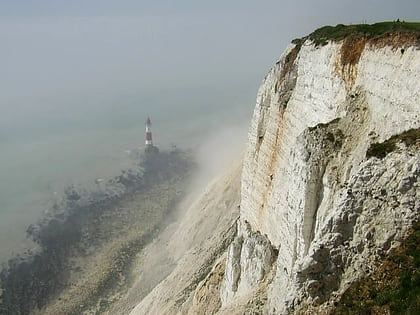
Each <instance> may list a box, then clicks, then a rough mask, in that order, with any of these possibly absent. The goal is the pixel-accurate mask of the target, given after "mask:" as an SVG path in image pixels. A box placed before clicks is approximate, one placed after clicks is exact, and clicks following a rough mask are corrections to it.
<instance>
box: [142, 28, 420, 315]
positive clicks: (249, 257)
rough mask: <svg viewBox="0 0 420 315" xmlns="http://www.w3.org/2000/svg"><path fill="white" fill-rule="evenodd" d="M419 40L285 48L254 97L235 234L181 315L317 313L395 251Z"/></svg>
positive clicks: (418, 199)
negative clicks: (193, 314)
mask: <svg viewBox="0 0 420 315" xmlns="http://www.w3.org/2000/svg"><path fill="white" fill-rule="evenodd" d="M419 43H420V40H419V36H417V35H416V36H412V35H410V36H408V35H404V33H399V32H394V33H388V34H385V35H382V36H380V37H377V38H375V39H367V38H366V37H363V36H348V37H346V38H345V39H343V40H336V41H328V42H324V43H322V45H317V44H316V43H314V41H313V40H311V39H309V38H306V39H303V40H301V41H298V42H296V44H291V45H290V46H289V47H288V48H287V49H286V51H285V52H284V53H283V55H282V56H281V58H280V59H279V61H278V62H277V63H276V64H275V66H274V67H273V68H272V69H271V71H270V72H269V73H268V74H267V76H266V77H265V79H264V81H263V84H262V86H261V87H260V89H259V92H258V96H257V104H256V107H255V110H254V114H253V118H252V121H251V126H250V129H249V138H248V143H247V150H246V153H245V157H244V162H243V170H242V179H241V190H240V195H241V200H240V217H239V219H238V221H237V230H236V236H235V237H234V238H233V239H229V242H231V244H230V246H229V247H228V248H227V250H226V251H224V252H221V253H220V258H219V259H218V260H217V261H216V262H215V263H214V265H213V266H212V268H211V271H210V272H209V273H208V275H207V276H206V278H205V279H204V280H203V281H202V282H201V283H200V284H198V285H197V284H191V285H192V286H196V288H197V289H196V290H195V293H194V297H192V295H190V298H189V300H185V301H184V303H183V304H182V305H181V304H180V305H179V307H178V310H180V311H181V313H188V312H190V313H197V314H199V313H200V312H201V313H203V314H204V313H206V312H207V313H216V312H217V313H220V314H232V313H233V314H243V313H247V312H256V313H266V314H282V313H291V312H297V313H299V311H302V310H304V309H306V310H307V308H308V307H309V308H313V311H312V312H314V313H315V312H317V311H320V310H324V311H327V310H328V309H329V307H330V306H331V305H333V303H332V302H334V301H335V300H336V299H338V298H339V297H340V294H342V293H343V292H344V291H345V290H346V288H348V286H349V284H351V283H352V282H354V281H355V280H356V279H359V278H360V277H363V276H365V275H367V274H369V273H370V272H372V270H374V269H375V268H376V267H377V266H378V265H379V263H380V262H381V260H382V259H383V257H384V256H386V255H387V253H389V252H390V250H392V249H393V248H395V247H397V246H398V245H399V244H400V241H401V240H403V239H404V238H405V237H406V236H407V234H408V233H409V230H410V228H411V227H412V225H413V223H414V222H416V221H418V220H419V218H420V196H419V191H420V190H419V175H420V150H419V148H420V142H419V128H420V117H419V116H420V50H419ZM226 210H228V209H226ZM214 246H216V245H214ZM195 268H197V266H195ZM200 268H205V266H201V267H200ZM184 272H185V273H186V274H188V270H184ZM165 285H167V286H170V282H166V283H165ZM157 290H158V291H156V290H154V292H152V293H153V294H154V296H157V295H159V288H158V289H157ZM162 292H163V291H162ZM165 292H166V293H167V291H165ZM167 294H168V293H167ZM174 294H175V293H174ZM174 296H176V294H175V295H174ZM166 298H167V300H170V299H171V296H168V295H166ZM146 301H147V299H146ZM215 301H216V302H215ZM145 303H146V305H145ZM154 307H155V309H158V308H159V307H160V306H158V307H156V305H154ZM141 308H142V309H147V302H144V301H143V302H142V303H141V304H140V306H139V307H138V308H137V309H141ZM161 309H165V308H164V307H162V308H161ZM172 310H174V309H172ZM192 310H193V311H192ZM210 310H211V311H210Z"/></svg>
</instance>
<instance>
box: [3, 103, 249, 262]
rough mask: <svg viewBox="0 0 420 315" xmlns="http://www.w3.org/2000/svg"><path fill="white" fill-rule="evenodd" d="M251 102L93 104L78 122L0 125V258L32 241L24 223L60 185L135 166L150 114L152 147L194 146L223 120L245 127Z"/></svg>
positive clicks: (84, 183) (85, 182)
mask: <svg viewBox="0 0 420 315" xmlns="http://www.w3.org/2000/svg"><path fill="white" fill-rule="evenodd" d="M249 103H250V102H249ZM251 108H252V105H250V104H248V105H242V104H239V102H237V103H236V104H235V103H234V102H231V103H229V106H226V104H221V105H219V106H214V105H212V106H211V107H210V106H207V104H206V106H199V105H194V104H192V105H188V104H184V105H178V106H167V107H165V106H160V107H159V106H154V107H152V108H146V106H135V107H134V106H132V107H130V106H127V107H126V108H125V109H124V110H125V112H124V114H116V113H115V109H112V110H110V111H109V112H103V111H100V110H99V111H98V113H97V115H96V113H95V112H93V113H90V117H83V123H79V124H77V123H67V124H64V126H60V124H58V123H57V121H56V119H57V117H54V120H52V119H50V120H48V119H45V118H42V119H40V120H39V124H42V126H44V127H43V128H35V127H37V121H31V124H30V126H29V127H28V128H26V129H25V128H20V129H19V130H14V129H13V126H9V127H8V129H7V130H6V129H5V128H4V129H3V130H2V135H3V138H0V145H1V153H2V154H0V174H1V180H0V240H1V241H0V261H5V260H6V259H7V258H9V257H10V256H11V255H12V254H16V253H19V252H22V251H23V250H24V249H25V248H27V247H33V244H31V243H30V242H29V241H28V240H27V239H26V236H25V230H26V227H27V226H28V225H29V224H31V223H33V222H36V220H37V219H38V218H39V217H40V216H41V214H42V213H43V211H45V210H47V209H48V208H49V207H51V205H52V203H53V202H54V200H57V198H59V197H60V195H61V193H62V191H63V188H64V187H66V186H68V185H70V184H75V185H81V186H83V187H94V185H95V184H94V180H95V179H96V178H110V177H112V176H115V175H117V174H118V173H119V172H120V171H121V170H123V169H128V168H130V167H135V161H134V160H133V159H132V158H130V156H129V154H128V153H127V150H130V149H135V148H139V147H141V146H142V145H143V141H144V121H145V119H146V117H147V116H148V115H150V116H151V118H152V123H153V126H152V130H153V136H154V141H155V143H156V144H157V145H159V146H160V147H162V148H165V147H169V146H171V145H172V144H176V145H178V146H180V147H182V148H193V149H194V148H197V147H198V146H199V145H200V143H201V141H203V139H206V137H208V136H211V134H212V133H217V132H218V131H219V130H222V129H223V128H225V127H226V126H236V125H239V124H242V128H243V126H244V123H246V122H247V121H248V120H249V117H250V112H251ZM98 117H99V118H98ZM35 119H36V118H35ZM26 120H27V118H25V121H26ZM17 125H19V122H17ZM34 126H35V127H34ZM18 131H19V132H18ZM243 132H244V133H246V130H245V128H243Z"/></svg>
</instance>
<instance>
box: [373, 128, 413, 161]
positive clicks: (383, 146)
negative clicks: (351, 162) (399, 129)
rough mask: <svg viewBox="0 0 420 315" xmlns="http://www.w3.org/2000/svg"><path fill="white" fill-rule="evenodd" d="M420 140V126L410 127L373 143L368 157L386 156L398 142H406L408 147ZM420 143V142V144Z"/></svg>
mask: <svg viewBox="0 0 420 315" xmlns="http://www.w3.org/2000/svg"><path fill="white" fill-rule="evenodd" d="M419 141H420V128H417V129H410V130H408V131H405V132H403V133H401V134H399V135H395V136H393V137H391V138H389V139H388V140H386V141H384V142H375V143H372V144H371V145H370V147H369V149H368V150H367V152H366V157H368V158H369V157H373V156H374V157H377V158H380V159H382V158H384V157H385V156H386V155H387V154H388V153H391V152H392V151H394V150H395V149H396V148H397V144H398V143H404V144H405V145H406V146H407V147H410V146H414V145H416V144H418V143H419ZM418 145H420V143H419V144H418Z"/></svg>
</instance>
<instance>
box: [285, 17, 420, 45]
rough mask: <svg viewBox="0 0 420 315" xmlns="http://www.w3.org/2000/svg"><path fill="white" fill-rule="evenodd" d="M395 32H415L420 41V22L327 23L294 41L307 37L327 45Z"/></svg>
mask: <svg viewBox="0 0 420 315" xmlns="http://www.w3.org/2000/svg"><path fill="white" fill-rule="evenodd" d="M393 32H404V33H410V34H415V35H416V38H417V41H418V42H419V41H420V38H419V36H420V23H418V22H403V21H402V22H400V21H393V22H380V23H375V24H352V25H344V24H337V25H336V26H329V25H327V26H323V27H321V28H318V29H317V30H315V31H314V32H312V33H311V34H309V35H308V36H306V37H303V38H298V39H294V40H293V43H299V42H303V41H305V40H306V39H310V40H312V41H313V42H314V43H315V45H326V44H327V43H328V41H330V40H333V41H338V40H343V39H345V38H346V37H348V36H360V37H364V38H366V39H373V38H377V37H380V36H382V35H385V34H389V33H393Z"/></svg>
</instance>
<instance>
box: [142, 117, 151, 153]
mask: <svg viewBox="0 0 420 315" xmlns="http://www.w3.org/2000/svg"><path fill="white" fill-rule="evenodd" d="M144 143H145V145H146V148H147V147H153V140H152V122H151V121H150V117H148V118H147V120H146V140H145V142H144Z"/></svg>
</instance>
